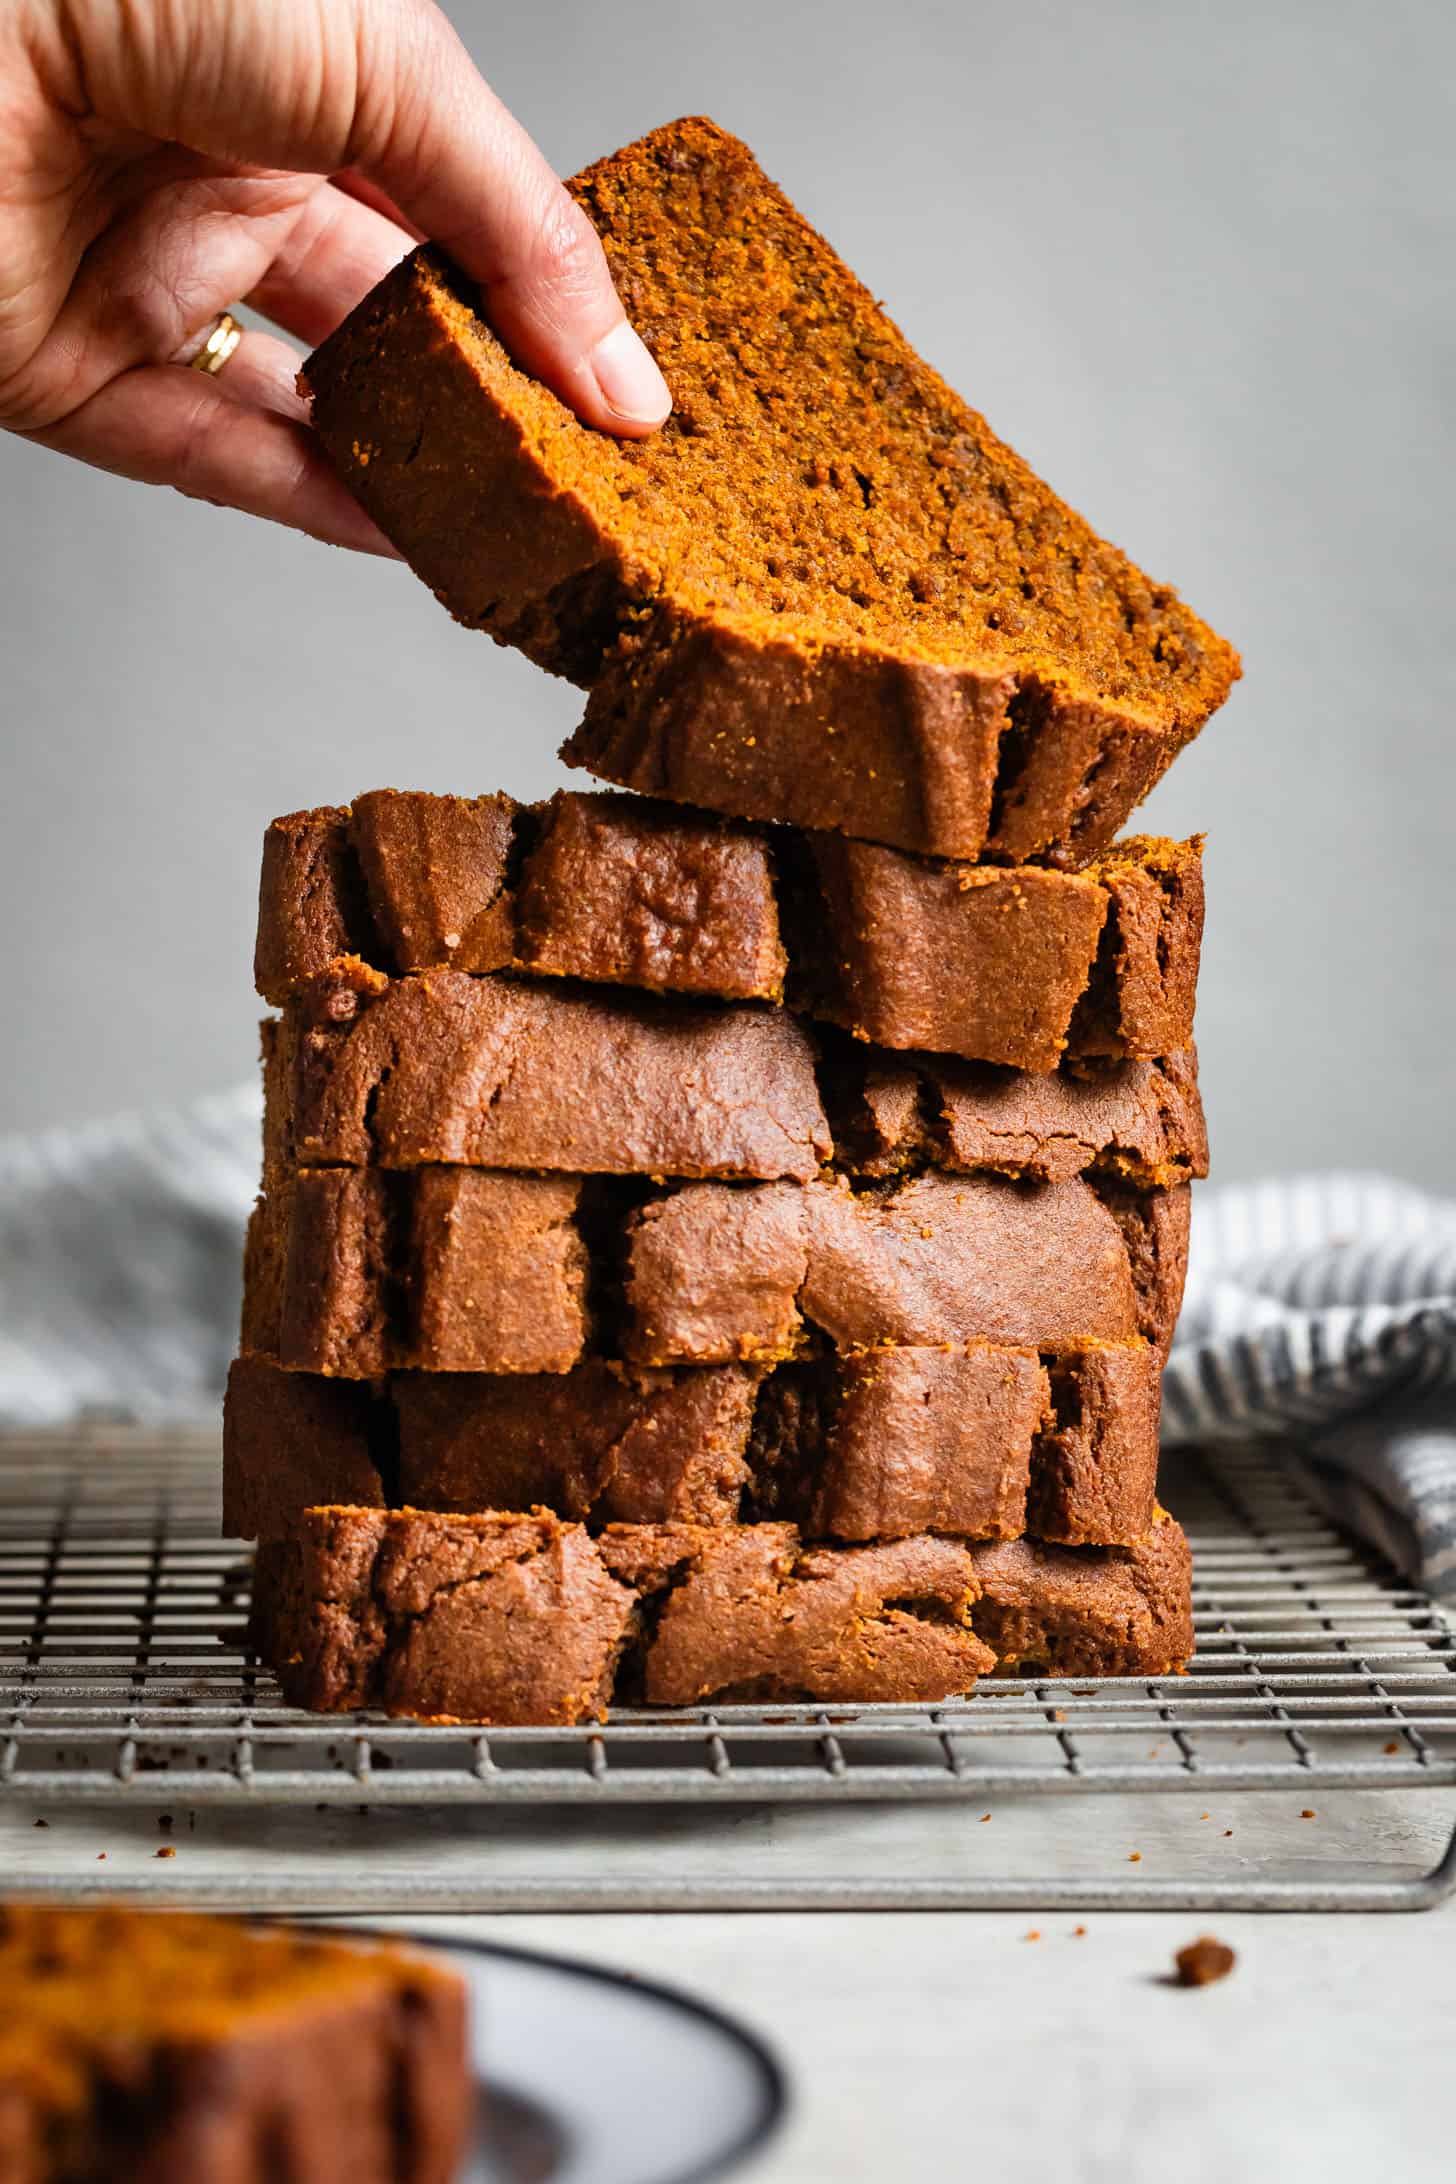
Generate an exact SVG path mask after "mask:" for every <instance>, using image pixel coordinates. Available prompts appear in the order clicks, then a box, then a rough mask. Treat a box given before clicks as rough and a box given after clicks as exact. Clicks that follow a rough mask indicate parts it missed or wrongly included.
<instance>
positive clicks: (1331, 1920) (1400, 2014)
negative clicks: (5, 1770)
mask: <svg viewBox="0 0 1456 2184" xmlns="http://www.w3.org/2000/svg"><path fill="white" fill-rule="evenodd" d="M1316 1808H1317V1809H1316V1816H1315V1818H1314V1819H1312V1820H1301V1819H1300V1817H1299V1812H1300V1809H1301V1807H1300V1803H1299V1801H1298V1799H1297V1798H1295V1797H1292V1796H1286V1795H1284V1794H1283V1793H1280V1794H1279V1795H1273V1794H1263V1793H1261V1794H1257V1795H1256V1794H1240V1795H1228V1796H1226V1798H1225V1799H1224V1800H1223V1802H1222V1804H1221V1805H1220V1806H1218V1807H1217V1808H1215V1809H1212V1810H1209V1808H1207V1807H1205V1806H1204V1804H1203V1801H1202V1799H1201V1798H1199V1797H1197V1796H1194V1797H1189V1796H1186V1795H1177V1796H1164V1797H1161V1798H1159V1799H1156V1800H1152V1799H1142V1798H1140V1799H1137V1800H1129V1799H1125V1798H1120V1797H1119V1798H1112V1797H1103V1798H1096V1797H1076V1798H1069V1797H1059V1798H1055V1799H1040V1800H1035V1799H1025V1800H1022V1801H1020V1802H1018V1801H1017V1800H1014V1799H1001V1800H998V1801H997V1802H996V1803H995V1805H994V1807H993V1810H992V1817H991V1819H990V1820H989V1821H982V1820H981V1817H980V1812H979V1811H978V1810H976V1809H975V1808H968V1807H964V1806H919V1807H909V1808H892V1807H874V1806H862V1807H856V1808H847V1809H841V1810H836V1811H833V1812H825V1811H824V1810H822V1809H818V1810H813V1809H810V1810H803V1809H800V1810H782V1809H781V1810H778V1811H773V1810H769V1809H766V1808H761V1807H749V1808H744V1809H742V1810H733V1811H729V1812H718V1813H703V1812H688V1811H674V1812H670V1813H662V1812H659V1813H656V1814H651V1813H639V1814H630V1813H621V1814H616V1815H613V1816H610V1824H609V1825H604V1824H603V1822H602V1821H601V1820H600V1819H593V1818H592V1817H590V1816H588V1815H583V1814H578V1815H564V1816H558V1817H556V1818H548V1817H547V1816H543V1815H540V1814H535V1815H532V1814H525V1813H522V1814H503V1813H500V1812H494V1813H490V1812H481V1811H475V1812H469V1811H466V1812H453V1813H418V1812H415V1813H409V1812H404V1813H394V1814H389V1813H384V1812H374V1813H361V1812H328V1813H318V1812H311V1811H310V1812H294V1813H274V1814H271V1815H270V1814H266V1813H250V1812H244V1811H237V1810H230V1811H222V1810H217V1809H210V1810H203V1811H199V1812H197V1813H195V1814H192V1815H189V1814H187V1813H186V1812H174V1813H173V1814H172V1822H173V1824H172V1828H171V1830H170V1832H169V1833H165V1834H164V1833H163V1832H162V1831H161V1829H160V1827H159V1824H158V1822H159V1814H160V1812H161V1811H162V1809H163V1807H162V1805H161V1803H160V1801H159V1804H158V1807H157V1808H156V1810H151V1809H147V1808H142V1807H140V1806H133V1807H130V1808H127V1809H125V1810H118V1809H115V1808H93V1809H90V1810H85V1811H80V1812H78V1811H76V1810H74V1809H73V1810H71V1811H69V1812H62V1811H53V1812H51V1813H50V1814H49V1815H47V1814H45V1813H44V1812H39V1811H37V1810H36V1809H35V1808H30V1807H25V1806H21V1805H15V1806H8V1807H4V1808H0V1875H3V1876H5V1878H6V1879H7V1880H9V1881H10V1882H11V1885H23V1884H24V1882H25V1880H26V1878H27V1877H41V1876H45V1877H48V1878H52V1879H54V1878H56V1877H61V1878H63V1879H65V1880H66V1881H67V1882H68V1884H71V1885H74V1886H75V1887H77V1888H86V1887H91V1886H101V1887H105V1886H107V1885H109V1884H110V1883H112V1882H113V1881H115V1880H120V1881H122V1882H125V1881H126V1880H127V1879H129V1878H142V1877H146V1878H148V1879H163V1880H164V1881H165V1882H166V1883H167V1884H169V1885H172V1886H175V1887H176V1888H178V1889H181V1890H184V1891H185V1890H186V1888H187V1887H188V1886H189V1885H190V1884H191V1883H193V1882H196V1881H200V1880H204V1879H210V1878H213V1877H226V1878H229V1879H231V1880H232V1882H233V1883H234V1884H235V1885H236V1887H237V1888H238V1890H239V1892H240V1895H241V1897H242V1898H243V1899H244V1900H246V1899H247V1898H248V1897H249V1895H250V1894H251V1893H252V1892H253V1891H254V1890H256V1893H257V1896H258V1898H259V1899H260V1900H261V1898H262V1897H263V1896H264V1894H265V1892H266V1889H267V1886H268V1885H269V1884H270V1883H273V1882H278V1881H282V1882H286V1883H288V1884H289V1885H291V1886H293V1887H294V1888H295V1889H296V1890H298V1891H299V1892H300V1894H301V1896H302V1897H304V1898H306V1895H307V1890H308V1887H309V1885H311V1883H312V1882H316V1881H318V1880H319V1878H320V1877H321V1876H327V1875H332V1874H337V1873H338V1871H339V1870H340V1867H341V1865H343V1864H350V1865H353V1864H356V1863H360V1862H362V1863H363V1864H364V1865H366V1866H367V1868H368V1870H369V1871H370V1872H372V1873H374V1874H376V1875H379V1876H381V1877H386V1876H387V1877H388V1878H389V1881H390V1885H394V1883H395V1882H398V1883H399V1884H400V1885H402V1886H407V1885H408V1882H409V1878H410V1876H411V1875H415V1874H418V1873H420V1872H429V1873H431V1874H439V1873H442V1872H444V1873H451V1872H453V1873H455V1874H458V1876H459V1877H460V1878H461V1880H462V1882H466V1883H468V1881H469V1879H470V1877H471V1876H472V1875H475V1874H479V1873H480V1872H481V1871H483V1870H487V1869H488V1870H490V1871H491V1872H492V1873H495V1874H500V1873H518V1874H521V1875H538V1874H548V1875H563V1874H572V1873H576V1874H580V1873H595V1874H598V1875H599V1874H601V1873H603V1872H610V1873H611V1874H612V1875H613V1876H627V1877H632V1876H634V1875H635V1876H642V1875H645V1874H653V1873H661V1872H662V1871H664V1870H671V1871H674V1872H723V1871H725V1870H732V1871H734V1872H742V1873H749V1874H753V1873H759V1874H774V1873H780V1874H782V1873H791V1872H792V1873H802V1872H807V1871H817V1872H821V1873H823V1872H834V1871H846V1872H849V1871H855V1872H865V1871H921V1870H934V1871H945V1870H951V1871H956V1870H963V1871H977V1870H985V1871H992V1870H994V1871H997V1872H1001V1873H1007V1872H1024V1873H1030V1872H1036V1871H1041V1872H1043V1873H1045V1872H1047V1871H1059V1872H1085V1873H1100V1874H1105V1873H1108V1872H1111V1871H1114V1870H1117V1869H1118V1868H1119V1867H1121V1869H1122V1870H1126V1869H1127V1862H1128V1859H1129V1856H1130V1853H1131V1852H1132V1851H1133V1850H1138V1851H1140V1852H1141V1857H1140V1859H1139V1860H1138V1866H1137V1870H1138V1871H1139V1872H1140V1873H1147V1874H1166V1875H1173V1874H1176V1873H1179V1872H1185V1871H1189V1870H1201V1871H1205V1872H1212V1873H1224V1874H1236V1873H1239V1872H1241V1871H1248V1870H1251V1869H1257V1870H1258V1871H1260V1872H1278V1873H1288V1874H1307V1873H1309V1872H1310V1871H1312V1870H1315V1869H1327V1870H1330V1871H1332V1872H1338V1873H1340V1874H1351V1873H1361V1872H1368V1871H1370V1870H1371V1869H1372V1868H1373V1867H1375V1866H1377V1865H1378V1866H1379V1867H1380V1868H1381V1869H1382V1870H1387V1871H1388V1870H1389V1868H1390V1863H1391V1862H1392V1861H1394V1862H1396V1863H1397V1864H1399V1865H1401V1866H1403V1867H1404V1868H1405V1869H1406V1870H1414V1869H1415V1867H1416V1866H1417V1865H1419V1866H1420V1867H1421V1868H1425V1867H1428V1866H1430V1865H1431V1864H1432V1863H1434V1861H1435V1858H1436V1857H1437V1856H1438V1854H1439V1852H1440V1849H1441V1847H1442V1845H1443V1843H1444V1840H1445V1838H1446V1836H1447V1835H1448V1834H1449V1831H1450V1828H1451V1825H1452V1823H1453V1820H1456V1799H1453V1797H1452V1796H1451V1795H1449V1794H1448V1793H1445V1792H1430V1793H1427V1794H1426V1795H1424V1796H1409V1795H1400V1794H1388V1793H1383V1792H1380V1793H1377V1792H1370V1793H1364V1794H1353V1793H1342V1794H1338V1795H1321V1796H1319V1797H1317V1799H1316ZM1206 1810H1208V1811H1209V1817H1208V1818H1207V1819H1205V1818H1204V1817H1203V1814H1204V1812H1205V1811H1206ZM38 1818H48V1820H49V1825H48V1826H47V1827H45V1828H44V1829H40V1828H37V1827H35V1825H34V1822H35V1820H36V1819H38ZM1225 1828H1232V1830H1233V1832H1232V1834H1231V1835H1225V1833H1224V1829H1225ZM164 1843H170V1844H172V1845H174V1846H175V1848H176V1853H177V1855H176V1857H175V1858H173V1859H170V1860H167V1861H158V1860H157V1858H156V1852H157V1850H158V1848H159V1847H161V1846H162V1845H163V1844H164ZM103 1851H104V1852H105V1854H106V1855H105V1858H104V1859H103V1858H102V1857H101V1855H100V1854H101V1853H102V1852H103ZM410 1923H411V1925H412V1927H413V1928H414V1930H416V1931H423V1930H426V1929H427V1928H428V1927H431V1926H432V1927H433V1928H434V1930H436V1931H439V1932H454V1933H464V1934H473V1935H477V1936H480V1937H483V1938H487V1939H488V1938H495V1939H499V1940H508V1941H511V1942H513V1943H516V1944H520V1945H525V1946H532V1945H534V1946H536V1947H539V1948H542V1949H549V1950H553V1951H556V1952H559V1953H564V1954H570V1955H576V1956H580V1957H584V1958H589V1959H591V1960H593V1961H597V1962H601V1963H605V1964H610V1965H612V1966H615V1967H618V1968H622V1969H625V1970H629V1971H635V1972H637V1973H639V1974H643V1975H648V1976H653V1977H657V1978H660V1979H663V1980H666V1981H668V1982H669V1983H672V1984H675V1985H678V1986H682V1987H685V1988H688V1989H690V1990H693V1991H695V1992H697V1993H699V1994H700V1995H702V1996H704V1997H706V1998H708V1999H711V2000H712V2001H714V2002H716V2003H717V2004H718V2005H719V2006H720V2007H721V2008H725V2009H727V2010H729V2011H730V2012H732V2013H734V2014H735V2015H737V2016H739V2017H740V2018H741V2019H742V2020H743V2021H744V2022H745V2023H747V2024H748V2025H750V2026H751V2027H753V2028H754V2029H755V2030H757V2031H758V2032H760V2033H761V2034H763V2035H764V2036H765V2037H766V2038H767V2039H768V2040H769V2041H770V2042H771V2044H772V2045H773V2046H774V2047H775V2048H776V2049H777V2051H778V2053H779V2055H780V2057H781V2059H782V2061H783V2062H784V2064H785V2066H786V2068H787V2070H788V2072H789V2074H790V2077H791V2080H792V2082H793V2089H794V2106H793V2111H792V2114H791V2117H790V2120H789V2124H788V2127H787V2129H786V2131H785V2132H784V2134H783V2135H782V2137H781V2138H780V2140H779V2141H778V2143H777V2145H776V2146H775V2148H774V2149H773V2150H772V2151H771V2152H770V2153H769V2154H768V2155H766V2156H765V2157H764V2158H763V2159H762V2160H760V2161H759V2163H758V2164H757V2165H756V2166H755V2167H754V2169H753V2170H752V2172H751V2173H752V2175H753V2177H754V2178H756V2179H761V2180H762V2184H787V2180H793V2184H805V2180H809V2179H819V2178H824V2179H830V2178H834V2179H842V2178H855V2179H858V2178H865V2179H885V2180H891V2179H900V2178H905V2179H918V2178H921V2177H927V2178H928V2177H931V2176H934V2175H939V2174H940V2173H942V2172H943V2171H945V2172H950V2173H955V2172H964V2173H966V2174H972V2175H973V2174H975V2173H976V2172H978V2171H980V2172H984V2173H986V2174H988V2175H990V2176H991V2177H994V2178H995V2179H997V2180H998V2184H1006V2180H1012V2184H1017V2180H1021V2179H1026V2180H1028V2184H1031V2180H1033V2179H1035V2180H1041V2179H1044V2178H1048V2177H1056V2178H1059V2179H1060V2178H1073V2179H1078V2180H1082V2179H1086V2180H1090V2184H1102V2180H1103V2179H1106V2180H1108V2184H1111V2180H1114V2179H1115V2180H1116V2184H1153V2180H1154V2179H1156V2180H1157V2184H1167V2179H1168V2178H1169V2177H1170V2176H1173V2177H1176V2178H1177V2179H1178V2184H1246V2180H1248V2184H1258V2180H1262V2179H1264V2178H1266V2177H1267V2178H1271V2179H1274V2178H1277V2179H1281V2180H1288V2179H1297V2180H1302V2179H1304V2178H1310V2179H1318V2180H1320V2184H1343V2180H1345V2179H1350V2180H1351V2184H1354V2180H1355V2179H1357V2178H1358V2179H1359V2180H1360V2184H1370V2180H1371V2179H1372V2178H1377V2179H1378V2178H1389V2179H1391V2180H1392V2184H1424V2180H1426V2179H1432V2180H1434V2179H1437V2178H1440V2179H1442V2180H1443V2184H1450V2180H1451V2179H1452V2178H1453V2177H1456V2053H1453V2050H1456V1909H1453V1908H1452V1907H1451V1906H1446V1907H1443V1908H1442V1909H1440V1910H1438V1911H1435V1912H1430V1913H1424V1914H1409V1915H1402V1914H1394V1915H1390V1914H1387V1915H1350V1914H1343V1915H1335V1914H1325V1915H1322V1916H1302V1915H1263V1916H1253V1915H1242V1916H1240V1915H1222V1914H1220V1915H1214V1916H1209V1917H1204V1916H1200V1915H1199V1914H1198V1913H1189V1912H1182V1913H1156V1914H1142V1913H1089V1914H1086V1915H1085V1916H1084V1917H1082V1918H1078V1917H1077V1916H1076V1915H1068V1914H1058V1915H1056V1916H1054V1917H1049V1918H1042V1917H1038V1916H1037V1915H1036V1914H1035V1913H1030V1914H1028V1913H1021V1912H1018V1913H1003V1912H974V1913H907V1914H898V1913H864V1914H855V1915H849V1914H845V1913H835V1912H829V1913H794V1912H781V1913H771V1914H768V1913H751V1914H750V1913H714V1914H705V1913H698V1912H686V1913H640V1914H632V1915H620V1914H613V1913H604V1914H574V1915H563V1914H538V1915H520V1914H510V1915H494V1916H490V1917H463V1916H462V1917H454V1916H452V1917H449V1918H438V1919H435V1920H433V1921H419V1920H412V1921H411V1922H410ZM1077 1925H1085V1927H1086V1929H1087V1931H1086V1933H1085V1934H1084V1935H1080V1936H1079V1935H1077V1934H1075V1933H1074V1931H1073V1929H1074V1928H1075V1927H1076V1926H1077ZM1207 1929H1211V1930H1212V1931H1214V1932H1216V1933H1217V1934H1218V1935H1219V1936H1220V1938H1222V1939H1224V1940H1226V1941H1228V1942H1230V1943H1232V1945H1233V1946H1234V1948H1235V1949H1236V1950H1237V1952H1238V1958H1239V1962H1238V1967H1237V1970H1236V1971H1235V1973H1234V1974H1233V1976H1232V1977H1231V1978H1229V1979H1228V1980H1226V1981H1224V1982H1223V1983H1222V1984H1221V1985H1219V1986H1216V1987H1211V1988H1207V1989H1203V1990H1199V1991H1185V1990H1181V1989H1178V1988H1175V1987H1173V1986H1171V1985H1169V1984H1167V1983H1166V1980H1165V1977H1164V1975H1165V1974H1166V1973H1167V1971H1168V1969H1169V1967H1170V1963H1171V1958H1172V1953H1173V1951H1174V1950H1175V1949H1176V1948H1177V1947H1179V1946H1180V1945H1181V1944H1182V1943H1183V1942H1185V1941H1188V1940H1191V1939H1192V1938H1193V1937H1194V1936H1195V1935H1196V1934H1198V1933H1200V1932H1202V1931H1204V1930H1207ZM1033 1932H1036V1933H1038V1934H1039V1937H1040V1938H1039V1939H1037V1940H1032V1939H1029V1938H1028V1937H1029V1935H1030V1934H1031V1933H1033Z"/></svg>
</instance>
